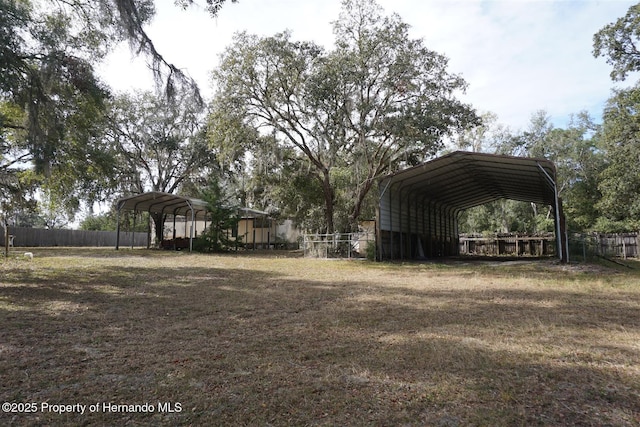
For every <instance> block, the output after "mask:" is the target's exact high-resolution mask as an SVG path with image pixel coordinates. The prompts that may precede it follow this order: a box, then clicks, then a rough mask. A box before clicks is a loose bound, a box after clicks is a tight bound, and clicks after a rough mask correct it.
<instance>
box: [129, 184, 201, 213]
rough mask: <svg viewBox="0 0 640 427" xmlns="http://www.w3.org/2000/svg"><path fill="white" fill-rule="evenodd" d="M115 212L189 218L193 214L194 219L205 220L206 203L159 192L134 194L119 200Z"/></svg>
mask: <svg viewBox="0 0 640 427" xmlns="http://www.w3.org/2000/svg"><path fill="white" fill-rule="evenodd" d="M117 210H118V212H120V211H122V210H129V211H137V212H151V213H158V214H171V215H175V216H184V217H189V218H190V217H191V215H192V212H193V216H194V219H199V220H205V219H206V218H207V202H205V201H204V200H200V199H194V198H192V197H184V196H178V195H175V194H169V193H162V192H160V191H151V192H149V193H142V194H136V195H134V196H129V197H124V198H122V199H119V200H118V203H117Z"/></svg>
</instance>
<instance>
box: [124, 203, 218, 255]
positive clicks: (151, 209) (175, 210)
mask: <svg viewBox="0 0 640 427" xmlns="http://www.w3.org/2000/svg"><path fill="white" fill-rule="evenodd" d="M123 210H128V211H133V212H148V213H149V214H160V215H162V216H164V215H165V214H166V215H173V218H174V222H175V219H176V218H177V217H184V218H185V221H190V222H191V227H190V233H189V251H191V250H193V231H194V230H195V222H196V221H205V222H206V221H207V218H208V217H207V214H208V212H207V202H205V201H204V200H200V199H194V198H192V197H184V196H178V195H175V194H169V193H163V192H159V191H151V192H148V193H142V194H136V195H134V196H129V197H124V198H122V199H119V200H118V202H117V204H116V213H117V223H118V224H117V234H116V250H117V249H119V247H120V213H121V212H122V211H123ZM173 229H174V233H175V229H176V227H175V224H174V227H173ZM148 233H149V238H148V239H147V242H148V243H147V247H149V246H150V242H151V224H149V227H148Z"/></svg>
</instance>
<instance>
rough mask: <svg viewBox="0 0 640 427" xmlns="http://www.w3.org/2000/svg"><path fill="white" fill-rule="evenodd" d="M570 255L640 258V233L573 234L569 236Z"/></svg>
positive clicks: (580, 258) (586, 257)
mask: <svg viewBox="0 0 640 427" xmlns="http://www.w3.org/2000/svg"><path fill="white" fill-rule="evenodd" d="M569 255H570V256H571V257H572V259H574V260H588V259H590V258H594V257H607V258H622V259H627V258H640V233H589V234H573V235H571V236H569Z"/></svg>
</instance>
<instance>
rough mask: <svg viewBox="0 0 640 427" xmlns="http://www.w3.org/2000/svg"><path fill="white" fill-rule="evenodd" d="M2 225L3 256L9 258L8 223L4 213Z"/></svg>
mask: <svg viewBox="0 0 640 427" xmlns="http://www.w3.org/2000/svg"><path fill="white" fill-rule="evenodd" d="M2 225H3V227H4V257H5V258H9V223H8V221H7V215H6V214H5V215H4V216H3V217H2Z"/></svg>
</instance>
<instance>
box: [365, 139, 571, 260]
mask: <svg viewBox="0 0 640 427" xmlns="http://www.w3.org/2000/svg"><path fill="white" fill-rule="evenodd" d="M379 190H380V193H379V204H378V209H377V221H376V223H377V230H376V238H377V242H378V258H379V259H380V260H394V259H415V258H421V257H427V258H431V257H438V256H451V255H457V254H458V251H459V248H458V245H457V240H458V224H457V216H458V213H459V212H461V211H463V210H465V209H469V208H471V207H474V206H479V205H482V204H485V203H488V202H491V201H494V200H498V199H511V200H519V201H526V202H534V203H540V204H545V205H549V206H551V207H552V208H553V210H554V213H555V217H554V219H555V234H556V241H557V242H558V251H557V252H558V257H559V258H560V260H561V261H566V260H567V247H566V232H565V230H564V224H565V221H564V216H563V213H562V201H561V200H560V198H559V197H558V194H557V188H556V168H555V165H554V164H553V162H551V161H550V160H547V159H539V158H530V157H514V156H504V155H496V154H485V153H472V152H466V151H455V152H453V153H450V154H447V155H445V156H442V157H439V158H436V159H434V160H431V161H429V162H426V163H423V164H421V165H418V166H415V167H413V168H409V169H405V170H403V171H400V172H397V173H395V174H391V175H388V176H386V177H383V178H381V179H380V181H379Z"/></svg>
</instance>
